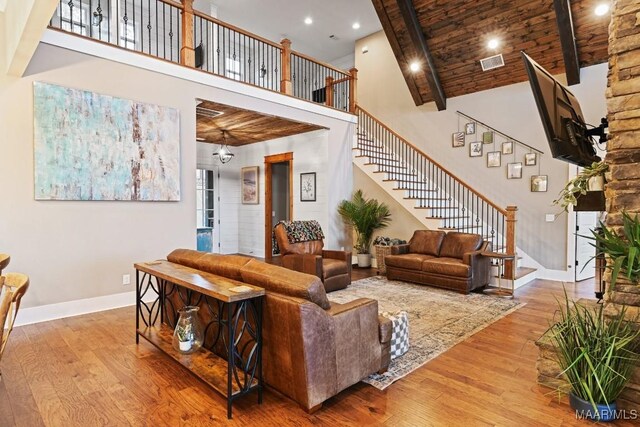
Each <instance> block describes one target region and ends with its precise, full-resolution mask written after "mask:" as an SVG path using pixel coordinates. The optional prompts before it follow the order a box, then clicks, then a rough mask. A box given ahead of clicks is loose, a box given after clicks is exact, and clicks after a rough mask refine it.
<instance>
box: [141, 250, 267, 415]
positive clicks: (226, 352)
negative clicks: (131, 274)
mask: <svg viewBox="0 0 640 427" xmlns="http://www.w3.org/2000/svg"><path fill="white" fill-rule="evenodd" d="M134 267H135V269H136V344H138V343H139V342H140V337H142V338H144V339H146V340H147V341H149V342H150V343H151V344H153V345H154V346H156V347H157V348H158V349H159V350H161V351H162V352H164V353H165V354H167V355H168V356H169V357H171V358H172V359H174V360H175V361H177V362H178V363H180V364H181V365H182V366H184V367H185V368H187V369H188V370H190V371H191V372H192V373H193V374H195V375H196V376H197V377H198V378H200V379H201V380H202V381H204V382H205V383H206V384H208V385H209V386H210V387H211V388H213V389H214V390H216V391H217V392H219V393H220V394H222V395H223V396H225V397H226V399H227V417H228V418H231V416H232V404H233V401H234V400H235V399H237V398H239V397H240V396H244V395H245V394H248V393H250V392H252V391H254V390H257V392H258V403H262V390H263V383H262V304H263V299H264V294H265V291H264V289H262V288H259V287H257V286H251V285H247V284H246V283H241V282H238V281H235V280H231V279H227V278H225V277H221V276H217V275H215V274H210V273H206V272H202V271H200V270H196V269H193V268H189V267H185V266H183V265H180V264H175V263H172V262H169V261H151V262H142V263H136V264H134ZM238 286H244V287H246V291H244V292H234V291H233V290H232V289H233V288H236V287H238ZM186 305H194V306H199V307H200V308H201V310H200V311H201V313H200V319H201V322H202V329H203V332H204V340H203V345H202V348H201V349H200V350H198V351H197V352H195V353H193V354H182V353H180V352H179V351H177V350H175V349H174V348H173V344H172V340H173V331H174V328H175V322H176V321H177V320H178V310H179V309H180V308H181V307H182V306H186ZM203 317H204V321H203V320H202V319H203ZM141 323H142V324H141ZM216 353H218V354H216Z"/></svg>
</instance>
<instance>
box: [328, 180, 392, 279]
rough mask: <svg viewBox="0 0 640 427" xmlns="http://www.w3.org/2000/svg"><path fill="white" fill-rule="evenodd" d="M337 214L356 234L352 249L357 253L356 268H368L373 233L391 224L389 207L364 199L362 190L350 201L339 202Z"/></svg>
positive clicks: (374, 200) (373, 200)
mask: <svg viewBox="0 0 640 427" xmlns="http://www.w3.org/2000/svg"><path fill="white" fill-rule="evenodd" d="M338 213H339V214H340V216H341V217H342V219H343V220H344V222H345V223H346V224H348V225H350V226H351V227H353V230H354V231H355V232H356V244H355V245H354V249H355V250H356V251H357V253H358V267H370V266H371V252H370V248H371V240H372V239H373V233H374V232H375V231H376V230H379V229H381V228H385V227H386V226H388V225H389V222H391V212H389V207H388V206H387V205H385V204H384V203H380V202H378V201H377V200H376V199H365V198H364V194H363V193H362V190H358V191H356V192H355V193H354V194H353V197H352V198H351V200H343V201H342V202H340V205H338Z"/></svg>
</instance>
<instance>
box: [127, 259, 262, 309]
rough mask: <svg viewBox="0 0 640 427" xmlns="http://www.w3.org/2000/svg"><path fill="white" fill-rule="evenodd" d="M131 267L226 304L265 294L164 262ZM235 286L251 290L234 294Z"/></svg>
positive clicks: (210, 274) (145, 263)
mask: <svg viewBox="0 0 640 427" xmlns="http://www.w3.org/2000/svg"><path fill="white" fill-rule="evenodd" d="M133 266H134V267H135V269H136V270H138V271H142V272H145V273H149V274H151V275H152V276H155V277H158V278H160V279H163V280H166V281H168V282H171V283H175V284H176V285H179V286H183V287H185V288H188V289H191V290H194V291H196V292H200V293H201V294H204V295H207V296H210V297H212V298H215V299H217V300H220V301H224V302H226V303H231V302H238V301H243V300H246V299H250V298H256V297H259V296H263V295H264V294H265V290H264V289H263V288H259V287H257V286H252V285H248V284H246V283H243V282H238V281H237V280H233V279H227V278H226V277H222V276H218V275H216V274H212V273H207V272H204V271H200V270H196V269H195V268H191V267H186V266H184V265H180V264H175V263H173V262H169V261H165V260H161V261H150V262H139V263H135V264H134V265H133ZM237 286H246V287H248V288H251V290H250V291H246V292H234V291H232V290H231V288H235V287H237Z"/></svg>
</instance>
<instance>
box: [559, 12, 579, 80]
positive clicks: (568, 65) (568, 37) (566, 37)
mask: <svg viewBox="0 0 640 427" xmlns="http://www.w3.org/2000/svg"><path fill="white" fill-rule="evenodd" d="M553 8H554V9H555V11H556V22H557V23H558V32H559V33H560V45H561V46H562V56H563V58H564V68H565V70H566V74H567V83H568V84H569V85H575V84H578V83H580V62H579V61H578V46H577V44H576V37H575V33H574V31H573V19H572V18H571V1H570V0H553Z"/></svg>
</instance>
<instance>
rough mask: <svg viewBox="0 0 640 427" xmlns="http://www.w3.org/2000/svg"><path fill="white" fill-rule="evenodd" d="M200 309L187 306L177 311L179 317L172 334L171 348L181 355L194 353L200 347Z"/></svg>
mask: <svg viewBox="0 0 640 427" xmlns="http://www.w3.org/2000/svg"><path fill="white" fill-rule="evenodd" d="M198 310H200V307H195V306H191V305H187V306H184V307H182V308H181V309H180V310H178V313H179V314H180V317H179V318H178V322H177V323H176V328H175V330H174V332H173V348H175V349H176V350H178V351H179V352H180V353H183V354H191V353H195V352H196V351H198V350H199V349H200V347H202V327H201V326H200V319H198Z"/></svg>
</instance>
